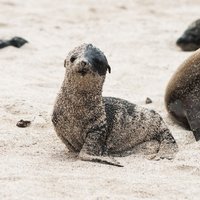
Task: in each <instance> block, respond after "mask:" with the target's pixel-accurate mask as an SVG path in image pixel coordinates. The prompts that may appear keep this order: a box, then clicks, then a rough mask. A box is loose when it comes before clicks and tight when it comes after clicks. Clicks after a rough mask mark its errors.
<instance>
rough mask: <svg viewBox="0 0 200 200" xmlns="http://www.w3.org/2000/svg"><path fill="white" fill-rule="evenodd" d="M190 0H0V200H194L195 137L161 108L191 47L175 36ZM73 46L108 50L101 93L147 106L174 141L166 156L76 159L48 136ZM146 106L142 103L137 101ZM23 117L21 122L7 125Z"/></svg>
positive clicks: (188, 16) (191, 10)
mask: <svg viewBox="0 0 200 200" xmlns="http://www.w3.org/2000/svg"><path fill="white" fill-rule="evenodd" d="M199 10H200V1H199V0H176V1H174V0H168V1H162V0H143V1H140V0H108V1H105V0H100V1H97V0H96V1H95V0H85V1H83V0H59V1H50V0H40V1H34V0H26V1H20V0H0V39H10V38H11V37H13V36H20V37H23V38H25V39H26V40H28V41H29V43H28V44H25V45H24V46H23V47H21V48H19V49H17V48H15V47H11V46H10V47H6V48H4V49H0V199H1V200H18V199H20V200H25V199H26V200H50V199H52V200H62V199H98V200H104V199H120V200H121V199H133V200H141V199H148V200H169V199H170V200H176V199H178V200H183V199H187V200H199V199H200V142H195V139H194V136H193V134H192V132H191V131H187V130H185V129H183V128H182V127H180V126H178V125H176V124H175V123H174V122H173V121H172V120H171V119H170V118H169V116H168V114H167V111H166V109H165V106H164V93H165V88H166V85H167V83H168V81H169V79H170V77H171V76H172V74H173V73H174V72H175V70H176V69H177V67H178V66H179V65H180V64H181V63H182V62H183V61H184V60H185V59H186V58H187V57H189V56H190V55H191V54H192V52H182V51H181V50H180V49H179V48H178V47H177V46H176V45H175V42H176V40H177V38H178V37H179V36H180V35H181V34H182V33H183V31H184V30H185V29H186V28H187V26H188V25H189V24H190V23H191V22H193V21H194V20H196V19H198V18H199ZM82 43H92V44H94V45H95V46H97V47H99V48H100V49H101V50H102V51H103V52H104V53H105V55H106V56H107V59H108V62H109V64H110V66H111V69H112V73H111V74H107V78H106V81H105V84H104V89H103V95H104V96H114V97H120V98H124V99H127V100H129V101H131V102H133V103H136V104H138V105H140V106H144V107H147V108H149V109H154V110H156V111H157V112H158V113H160V115H161V116H162V117H163V118H164V120H165V122H166V123H167V125H168V126H169V128H170V130H171V132H172V134H173V136H174V137H175V139H176V141H177V143H178V145H179V152H178V153H177V155H176V158H175V159H174V160H171V161H169V160H161V161H151V160H147V159H145V158H144V157H142V156H138V155H131V156H128V157H123V158H117V160H118V161H119V162H120V163H121V164H123V165H124V167H123V168H118V167H113V166H108V165H103V164H98V163H89V162H83V161H80V160H78V159H77V158H76V156H75V155H72V154H70V153H69V152H68V150H67V148H66V147H65V145H64V144H63V143H62V142H61V141H60V139H59V138H58V137H57V135H56V133H55V131H54V129H53V126H52V123H51V113H52V110H53V105H54V101H55V98H56V95H57V93H58V91H59V88H60V86H61V83H62V80H63V77H64V70H65V68H64V67H63V63H64V59H65V57H66V55H67V53H68V52H69V51H70V50H71V49H73V48H74V47H75V46H78V45H80V44H82ZM147 97H149V98H151V99H152V101H153V103H151V104H145V100H146V98H147ZM21 119H24V120H31V122H32V123H31V125H30V127H27V128H19V127H17V126H16V123H17V122H18V121H19V120H21Z"/></svg>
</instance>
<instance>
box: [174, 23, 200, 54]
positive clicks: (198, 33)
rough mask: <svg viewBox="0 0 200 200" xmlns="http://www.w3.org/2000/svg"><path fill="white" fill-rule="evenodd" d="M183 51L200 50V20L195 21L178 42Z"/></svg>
mask: <svg viewBox="0 0 200 200" xmlns="http://www.w3.org/2000/svg"><path fill="white" fill-rule="evenodd" d="M176 44H177V45H178V46H179V47H180V48H181V49H182V50H183V51H195V50H197V49H198V48H200V19H198V20H196V21H194V22H193V23H192V24H191V25H190V26H189V27H188V28H187V30H186V31H185V32H184V33H183V35H182V36H181V37H180V38H179V39H178V40H177V41H176Z"/></svg>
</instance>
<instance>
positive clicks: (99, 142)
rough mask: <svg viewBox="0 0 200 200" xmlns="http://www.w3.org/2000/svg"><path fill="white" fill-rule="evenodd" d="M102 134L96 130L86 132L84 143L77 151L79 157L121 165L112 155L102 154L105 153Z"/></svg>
mask: <svg viewBox="0 0 200 200" xmlns="http://www.w3.org/2000/svg"><path fill="white" fill-rule="evenodd" d="M102 136H103V134H102V133H100V132H99V131H98V132H90V133H88V134H87V137H86V139H85V143H84V144H83V147H82V149H81V151H80V153H79V158H80V159H81V160H83V161H90V162H98V163H102V164H108V165H114V166H117V167H123V165H121V164H120V163H119V162H117V161H116V160H115V159H114V158H113V157H108V156H103V155H106V154H105V146H104V143H105V142H104V141H103V137H102Z"/></svg>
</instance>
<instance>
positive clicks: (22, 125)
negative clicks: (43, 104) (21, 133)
mask: <svg viewBox="0 0 200 200" xmlns="http://www.w3.org/2000/svg"><path fill="white" fill-rule="evenodd" d="M30 124H31V121H25V120H23V119H21V120H20V121H18V122H17V124H16V126H18V127H20V128H25V127H27V126H30Z"/></svg>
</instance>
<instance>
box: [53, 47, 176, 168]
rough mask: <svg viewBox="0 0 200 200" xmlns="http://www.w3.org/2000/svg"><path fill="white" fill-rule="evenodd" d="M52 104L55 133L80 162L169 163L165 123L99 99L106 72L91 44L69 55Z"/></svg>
mask: <svg viewBox="0 0 200 200" xmlns="http://www.w3.org/2000/svg"><path fill="white" fill-rule="evenodd" d="M65 67H66V73H65V77H64V81H63V84H62V87H61V90H60V92H59V94H58V97H57V99H56V102H55V105H54V111H53V116H52V122H53V124H54V127H55V131H56V133H57V135H58V136H59V137H60V138H61V140H62V141H63V142H64V143H65V144H66V146H67V147H68V149H69V150H70V151H73V152H78V153H79V158H80V159H81V160H86V161H96V162H101V163H106V164H111V165H116V166H121V165H120V164H119V163H118V162H117V161H115V160H114V158H112V157H110V156H124V155H128V154H130V153H139V152H140V153H144V152H145V151H146V154H154V156H155V157H156V159H159V158H168V159H171V158H172V157H173V155H174V153H175V152H176V151H177V144H176V142H175V140H174V138H173V136H172V135H171V133H170V131H169V129H168V128H167V126H166V125H165V123H164V121H163V120H162V118H161V117H160V115H159V114H157V113H156V112H155V111H153V110H148V109H146V108H141V107H139V106H137V105H135V104H132V103H130V102H128V101H126V100H123V99H119V98H114V97H102V88H103V83H104V80H105V76H106V72H107V71H109V72H110V71H111V69H110V66H109V65H108V62H107V59H106V57H105V55H104V54H103V52H101V51H100V50H99V49H98V48H96V47H94V46H93V45H91V44H83V45H81V46H79V47H77V48H75V49H74V50H73V51H71V52H70V53H69V54H68V56H67V58H66V60H65Z"/></svg>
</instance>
